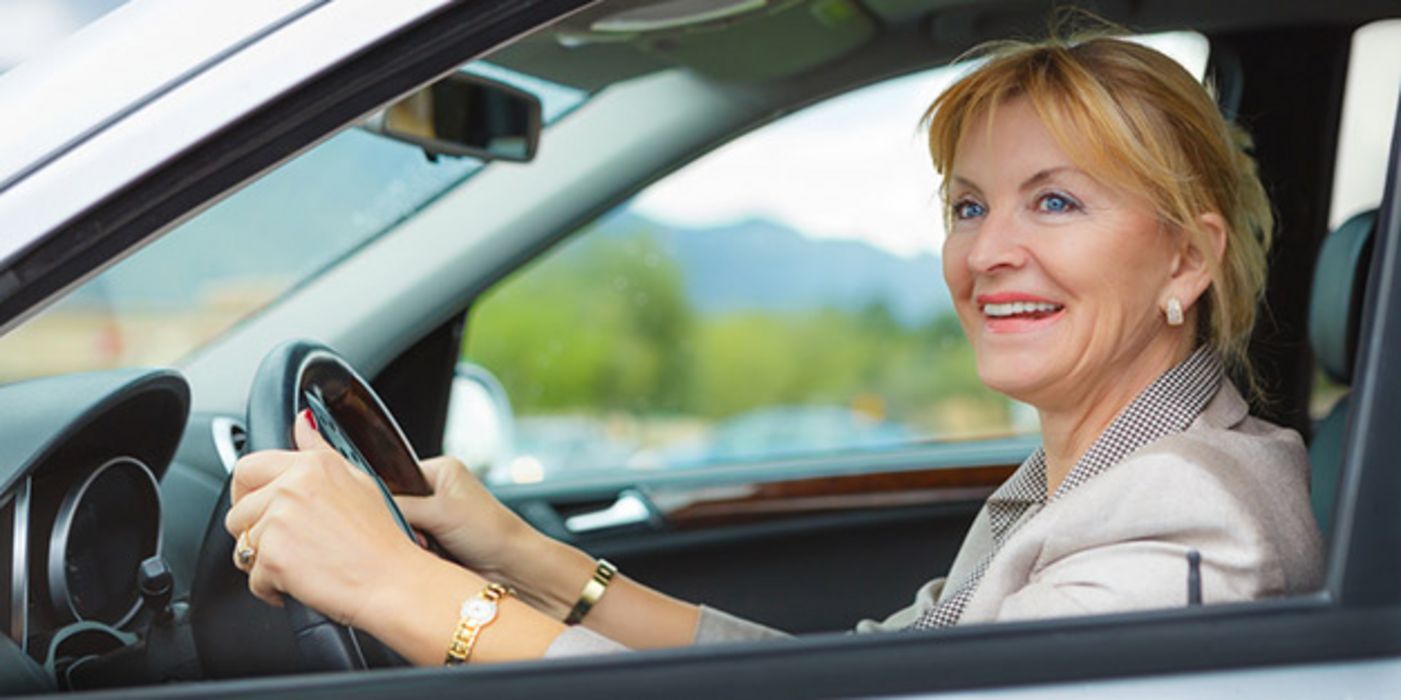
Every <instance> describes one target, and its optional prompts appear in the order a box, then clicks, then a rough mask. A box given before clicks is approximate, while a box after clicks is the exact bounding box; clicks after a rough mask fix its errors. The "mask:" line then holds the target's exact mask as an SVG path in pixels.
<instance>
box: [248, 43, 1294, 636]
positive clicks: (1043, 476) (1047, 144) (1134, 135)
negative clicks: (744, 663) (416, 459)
mask: <svg viewBox="0 0 1401 700" xmlns="http://www.w3.org/2000/svg"><path fill="white" fill-rule="evenodd" d="M926 123H927V125H928V129H929V145H930V151H931V154H932V156H933V161H934V165H935V167H936V168H937V169H938V170H939V172H940V173H941V174H942V175H943V176H944V186H943V187H944V190H943V194H944V197H945V202H946V204H947V216H948V221H949V229H948V230H949V233H948V237H947V240H946V242H945V244H944V251H943V273H944V278H945V280H946V281H947V283H948V286H949V290H950V292H951V294H952V297H953V299H954V301H955V307H956V310H957V313H958V317H959V319H960V321H961V322H962V324H963V328H964V331H965V332H966V333H967V335H968V338H969V340H970V341H971V342H972V344H973V347H974V349H975V350H976V355H977V364H978V373H979V376H980V378H981V379H982V381H983V382H984V383H986V384H987V385H988V386H989V387H991V388H993V389H995V390H997V391H999V392H1001V393H1003V394H1006V395H1007V396H1010V397H1012V398H1015V399H1017V400H1019V401H1022V402H1025V403H1027V404H1030V405H1031V406H1033V407H1035V408H1036V409H1037V411H1038V413H1039V416H1040V421H1041V433H1042V439H1043V446H1042V447H1041V448H1040V449H1038V450H1037V451H1036V452H1035V453H1034V454H1033V455H1031V457H1029V458H1028V459H1027V460H1026V462H1025V463H1023V464H1022V466H1021V468H1020V469H1018V470H1017V471H1016V473H1015V474H1014V475H1013V476H1012V477H1011V478H1010V479H1009V480H1008V481H1007V482H1006V483H1005V484H1003V485H1002V487H1001V488H999V489H998V491H997V492H996V493H995V494H993V495H992V496H991V497H990V498H989V499H988V501H987V503H986V505H985V506H984V508H983V509H982V511H981V512H980V514H979V515H978V517H977V519H976V520H975V521H974V523H973V526H972V528H971V530H970V531H969V533H968V535H967V538H966V539H965V541H964V543H963V547H962V549H961V551H960V552H959V554H958V556H957V558H956V560H955V562H954V564H953V567H952V569H951V570H950V572H949V573H948V575H947V576H946V577H944V578H940V579H937V580H935V581H931V582H930V583H928V584H927V585H925V586H923V587H922V588H921V589H920V590H919V591H917V592H916V593H915V599H914V602H913V604H912V605H911V606H910V607H908V608H906V609H904V610H900V611H897V612H895V613H893V614H892V615H890V616H889V617H888V618H887V619H885V620H884V621H880V622H876V621H863V622H860V623H859V624H857V630H858V631H881V630H895V629H905V628H911V627H913V628H920V629H923V628H932V627H941V626H948V625H957V624H968V623H976V622H990V621H997V620H1016V619H1028V618H1041V617H1050V616H1058V615H1081V614H1093V613H1108V612H1115V611H1125V610H1139V609H1148V608H1168V607H1174V606H1182V605H1185V604H1187V603H1188V602H1189V601H1188V598H1189V586H1188V583H1187V582H1188V580H1189V579H1195V580H1197V581H1199V590H1200V594H1201V598H1202V599H1203V600H1204V601H1205V602H1207V603H1219V602H1227V601H1242V600H1251V599H1255V598H1261V597H1266V596H1278V595H1286V594H1290V593H1296V592H1301V591H1307V590H1311V589H1313V588H1314V587H1316V586H1317V585H1319V583H1320V576H1321V545H1320V539H1319V535H1318V530H1317V526H1316V524H1315V523H1314V521H1313V516H1312V514H1311V511H1310V509H1309V500H1308V489H1307V472H1308V464H1307V455H1306V452H1305V449H1304V446H1303V444H1302V442H1301V440H1300V438H1299V436H1298V435H1297V434H1295V433H1294V432H1292V431H1289V430H1285V429H1283V428H1280V427H1278V426H1274V425H1271V424H1269V423H1266V422H1264V421H1261V420H1258V419H1255V418H1252V417H1250V416H1249V415H1248V412H1247V404H1246V402H1245V400H1244V399H1243V398H1242V396H1241V393H1240V391H1239V390H1238V389H1237V387H1236V386H1235V385H1233V384H1232V382H1231V380H1230V379H1228V378H1227V377H1228V374H1230V373H1231V371H1234V374H1235V376H1238V377H1245V378H1247V380H1248V379H1249V377H1251V373H1250V367H1249V363H1248V359H1247V357H1246V354H1245V347H1246V341H1247V339H1248V337H1249V334H1250V330H1251V327H1252V325H1253V322H1254V315H1255V307H1256V304H1257V301H1258V298H1259V295H1260V291H1261V288H1262V286H1263V283H1264V273H1265V251H1266V249H1267V246H1268V244H1269V238H1270V229H1271V226H1272V221H1271V215H1270V208H1269V203H1268V201H1267V200H1266V197H1265V194H1264V190H1263V188H1262V187H1261V184H1260V182H1259V179H1258V178H1257V176H1256V174H1255V168H1254V163H1253V162H1252V160H1251V158H1250V157H1249V156H1248V155H1247V154H1246V152H1245V150H1244V148H1245V139H1244V137H1243V135H1242V134H1240V133H1239V132H1238V131H1237V130H1236V129H1235V128H1234V127H1232V126H1231V125H1230V124H1229V123H1227V122H1226V121H1225V120H1224V119H1223V118H1222V116H1221V114H1220V112H1219V111H1218V109H1217V107H1216V105H1215V103H1214V102H1213V100H1212V99H1211V97H1210V96H1209V95H1208V93H1207V91H1206V90H1205V89H1203V87H1202V86H1201V85H1200V84H1198V83H1197V82H1196V81H1195V80H1194V79H1193V78H1192V77H1191V76H1190V75H1189V74H1188V73H1187V72H1186V71H1185V70H1183V69H1182V68H1181V67H1180V66H1178V65H1177V64H1176V63H1175V62H1173V61H1172V60H1171V59H1169V58H1167V57H1165V56H1163V55H1162V54H1160V53H1158V52H1156V51H1153V50H1152V49H1148V48H1145V47H1142V46H1139V45H1136V44H1133V43H1130V42H1127V41H1123V40H1119V39H1114V38H1103V37H1100V38H1091V39H1086V40H1083V41H1070V42H1066V41H1060V40H1051V41H1047V42H1043V43H1040V44H1004V45H999V46H997V47H994V48H993V49H992V50H991V52H990V54H989V55H988V56H987V57H986V60H985V61H984V62H983V63H982V64H981V65H980V66H979V67H978V68H976V69H975V70H973V71H972V72H971V73H969V74H968V75H967V76H966V77H964V78H962V79H961V80H959V81H958V82H957V83H956V84H955V85H953V86H952V87H951V88H950V89H949V90H948V91H947V92H945V93H944V94H943V95H941V96H940V97H939V98H938V99H937V100H935V102H934V104H933V105H932V106H931V107H930V109H929V112H928V114H927V115H926ZM1249 383H1253V382H1249ZM1247 390H1248V391H1249V390H1251V388H1250V387H1247ZM297 439H298V444H299V445H300V447H301V448H302V449H301V450H300V451H297V452H264V453H258V454H254V455H250V456H248V457H246V458H244V459H243V460H241V461H240V462H239V464H238V466H237V469H236V471H235V475H234V485H233V499H234V506H233V508H232V509H231V510H230V512H229V514H228V518H227V520H226V526H227V528H228V530H229V532H230V533H234V534H235V535H237V536H238V537H239V539H240V544H239V547H238V550H239V553H240V555H241V556H239V557H238V561H237V565H238V566H240V567H241V568H243V569H244V570H245V571H247V572H248V574H249V586H250V588H251V589H252V591H253V593H254V594H255V595H257V596H258V597H260V598H262V599H264V600H267V601H269V602H274V603H276V602H278V601H279V600H280V598H281V595H282V594H284V593H285V594H289V595H292V596H294V597H296V598H297V599H298V600H300V601H302V602H303V603H305V604H307V605H309V606H311V607H313V608H316V609H318V610H321V611H323V612H324V613H326V614H328V615H329V616H331V617H333V618H334V619H337V620H339V621H341V622H343V623H346V624H350V625H353V626H355V627H358V628H360V629H364V630H366V631H368V632H370V633H371V634H373V635H374V636H376V637H378V638H379V639H380V640H382V641H384V642H386V643H387V644H389V645H390V646H392V647H393V648H394V649H396V650H397V651H399V652H400V653H401V654H403V655H404V656H405V657H406V658H408V659H410V660H412V661H414V662H415V663H419V664H439V663H443V662H444V661H445V659H446V660H448V661H451V662H462V661H470V662H471V663H485V662H491V661H501V660H509V659H525V658H536V657H541V656H563V655H570V654H578V653H589V652H597V651H608V650H617V649H624V648H633V649H642V648H655V647H665V646H680V645H686V644H696V643H706V642H715V641H724V640H739V639H760V638H764V637H769V636H775V635H778V634H780V633H779V632H776V631H774V630H770V629H767V628H765V627H762V626H759V625H756V624H752V623H749V622H745V621H742V620H738V619H736V618H733V617H731V616H729V615H726V614H724V613H722V612H720V611H717V610H713V609H710V608H706V607H703V606H697V605H693V604H690V603H685V602H682V601H679V600H676V599H673V598H670V597H668V596H666V595H664V594H662V593H660V592H657V591H654V590H651V589H649V588H647V587H645V586H643V585H641V584H640V583H637V582H635V581H632V580H630V579H628V578H627V577H626V576H625V575H623V574H620V573H618V574H614V572H612V570H611V567H609V566H608V565H607V564H606V563H603V562H595V561H594V560H593V559H592V558H590V557H589V556H588V555H586V554H584V553H583V552H580V551H578V550H576V549H574V548H572V547H569V546H567V545H565V544H562V543H559V542H556V541H554V540H551V539H549V538H548V537H546V536H544V535H542V534H540V533H538V532H536V531H534V530H533V529H531V528H530V527H529V526H528V525H527V524H525V523H524V522H523V521H522V520H520V519H519V518H517V517H516V516H515V515H514V514H512V513H511V512H510V511H509V510H508V509H506V508H505V507H503V506H501V505H500V504H499V503H498V502H496V501H495V500H494V499H493V498H492V497H491V495H490V494H489V493H488V492H487V491H486V490H485V489H484V488H482V487H481V486H480V485H479V484H478V483H477V482H476V481H475V480H473V479H472V477H471V476H470V475H469V474H468V472H467V471H466V470H465V469H462V468H461V465H459V464H457V463H455V462H453V461H451V460H430V461H428V462H426V463H424V465H423V466H424V470H425V472H426V473H427V475H428V476H429V478H430V480H431V481H432V482H433V485H434V488H435V493H434V495H432V496H429V497H424V498H410V497H401V498H399V505H400V507H401V508H402V510H403V512H404V514H405V515H406V516H407V518H408V520H409V521H410V522H411V523H413V524H414V525H415V526H416V527H417V528H419V529H421V530H423V531H426V532H429V533H431V534H432V535H433V536H434V537H435V538H437V540H438V541H439V542H440V543H441V544H442V545H444V546H445V547H446V548H447V550H448V551H449V552H451V553H452V555H453V556H454V557H455V558H456V559H457V561H458V562H460V565H458V564H453V563H450V562H447V561H444V560H441V559H438V558H436V557H434V556H433V555H431V554H429V553H427V552H424V551H422V550H420V549H418V548H416V547H414V546H413V545H412V544H411V543H409V542H407V541H405V539H404V538H403V537H402V536H401V534H400V533H399V531H398V530H397V529H396V528H395V525H394V523H393V521H392V520H391V519H390V517H389V515H388V514H387V513H386V512H385V511H384V509H383V508H382V507H381V506H380V496H379V494H378V492H376V491H375V490H374V488H373V487H372V486H371V484H370V483H369V481H368V479H367V478H366V477H364V476H363V475H362V474H360V473H359V472H358V471H356V470H354V469H353V468H351V467H350V466H348V465H347V464H346V463H345V462H344V461H343V460H342V459H341V458H340V457H339V456H338V455H337V454H336V453H335V452H334V451H332V450H330V449H329V448H327V447H326V445H325V443H324V442H322V441H321V438H320V436H319V435H318V434H317V433H316V431H315V429H314V427H313V426H312V425H310V423H309V422H308V421H307V420H299V421H298V426H297ZM313 493H314V494H315V496H314V497H313V496H312V494H313ZM255 553H256V556H255V555H254V554H255ZM406 572H413V573H412V574H408V575H406ZM497 584H504V587H503V586H500V585H497ZM506 587H509V588H510V589H511V590H507V588H506ZM566 622H568V623H571V624H566ZM572 623H578V624H572Z"/></svg>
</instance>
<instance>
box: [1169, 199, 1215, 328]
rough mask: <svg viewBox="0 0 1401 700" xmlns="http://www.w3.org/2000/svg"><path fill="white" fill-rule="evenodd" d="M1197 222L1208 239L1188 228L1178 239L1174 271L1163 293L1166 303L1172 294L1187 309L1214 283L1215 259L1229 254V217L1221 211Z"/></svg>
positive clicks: (1210, 213) (1204, 216)
mask: <svg viewBox="0 0 1401 700" xmlns="http://www.w3.org/2000/svg"><path fill="white" fill-rule="evenodd" d="M1197 226H1198V227H1200V229H1201V231H1202V233H1204V234H1206V235H1205V236H1204V240H1202V239H1198V238H1195V237H1193V236H1191V235H1188V234H1187V233H1186V232H1185V231H1184V232H1182V236H1181V239H1180V240H1179V241H1178V246H1177V254H1176V255H1175V256H1174V258H1173V264H1172V273H1171V275H1170V276H1169V277H1168V284H1167V288H1166V289H1165V290H1164V294H1163V299H1162V304H1163V305H1164V306H1166V305H1167V300H1168V298H1169V297H1177V300H1178V301H1180V302H1182V307H1183V308H1184V309H1191V308H1192V307H1193V306H1194V305H1195V304H1196V303H1197V300H1198V299H1199V298H1201V295H1202V294H1203V293H1204V292H1206V290H1207V288H1208V287H1210V286H1211V268H1212V266H1213V263H1215V264H1220V262H1221V259H1222V257H1223V256H1224V255H1225V254H1226V234H1227V229H1226V220H1225V219H1224V218H1223V217H1222V216H1221V215H1220V214H1217V213H1216V212H1207V213H1205V214H1202V215H1201V216H1199V217H1197Z"/></svg>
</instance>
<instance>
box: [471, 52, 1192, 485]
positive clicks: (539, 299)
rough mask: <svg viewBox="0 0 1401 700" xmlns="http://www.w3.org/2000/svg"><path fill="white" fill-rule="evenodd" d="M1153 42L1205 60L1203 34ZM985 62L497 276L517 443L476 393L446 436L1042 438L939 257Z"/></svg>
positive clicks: (746, 455) (848, 448)
mask: <svg viewBox="0 0 1401 700" xmlns="http://www.w3.org/2000/svg"><path fill="white" fill-rule="evenodd" d="M1145 41H1147V42H1149V43H1152V44H1154V45H1155V46H1157V47H1159V48H1162V49H1164V50H1166V51H1168V52H1169V53H1170V54H1172V55H1174V56H1178V57H1179V60H1182V61H1183V62H1184V64H1186V65H1187V66H1188V68H1189V69H1190V70H1192V71H1194V72H1195V74H1196V75H1198V76H1201V75H1202V74H1203V73H1204V70H1205V63H1206V53H1207V44H1206V41H1205V39H1204V38H1202V37H1201V36H1200V35H1195V34H1185V33H1184V34H1172V35H1158V36H1154V37H1150V38H1145ZM965 68H966V67H965V66H952V67H944V68H939V69H934V70H929V71H925V72H921V73H918V74H914V75H909V76H905V77H900V78H895V79H892V80H888V81H885V82H882V83H879V84H876V85H872V86H869V87H865V88H862V89H859V90H855V91H853V92H851V93H848V94H845V95H840V96H837V97H835V98H832V99H829V100H827V101H825V102H822V103H820V104H818V105H815V106H812V107H809V108H807V109H805V110H802V111H800V112H798V113H795V114H793V115H790V116H788V117H785V118H783V119H780V120H778V121H776V122H774V123H771V124H769V125H767V126H764V127H761V128H759V129H757V130H755V131H753V132H751V133H749V134H747V135H744V136H742V137H740V138H738V139H736V140H734V141H732V142H730V143H729V144H727V145H725V146H723V147H721V148H719V149H717V150H715V151H713V152H712V153H710V154H708V155H706V156H704V157H702V158H700V159H699V160H697V161H695V162H693V163H691V164H689V165H687V166H685V167H684V168H682V169H680V170H678V171H676V172H674V173H673V174H671V175H669V176H667V177H664V178H663V179H661V180H659V181H657V182H655V183H654V184H652V185H651V186H649V187H647V188H645V189H644V190H642V191H641V192H640V193H638V194H637V195H636V196H635V197H633V198H632V199H630V200H628V201H627V202H625V203H623V204H622V205H620V206H618V207H616V208H615V209H613V210H612V211H610V212H608V213H607V214H605V215H604V216H602V217H600V218H598V219H597V220H595V221H593V222H592V223H590V224H589V225H587V226H585V227H584V228H582V229H580V230H579V231H577V232H575V233H574V234H573V235H571V236H570V237H569V238H568V239H567V240H566V241H565V242H564V243H563V244H561V245H559V246H557V247H556V248H555V249H553V250H551V251H550V252H549V253H547V254H546V255H544V256H542V257H541V258H539V259H538V260H536V261H535V262H532V263H531V264H529V265H527V266H526V267H524V268H522V269H520V270H518V271H516V272H515V273H514V274H512V275H511V276H510V277H508V278H506V279H505V280H503V281H502V282H501V283H499V284H497V285H496V286H495V287H493V288H492V289H490V290H489V291H488V292H487V293H486V294H484V295H483V296H482V297H481V298H480V300H479V301H478V302H477V303H476V304H475V305H474V306H473V308H472V310H471V311H470V312H469V314H468V319H467V321H468V323H467V333H466V338H465V341H464V345H463V353H462V356H463V358H464V361H465V362H466V363H467V364H466V365H465V367H467V368H470V369H471V370H472V372H473V373H474V374H479V373H480V372H479V370H480V369H482V368H484V369H485V370H487V371H489V372H490V373H491V374H492V375H494V376H495V377H496V378H497V379H499V382H500V386H501V387H504V390H505V394H506V396H508V397H509V403H510V406H511V409H512V410H513V411H514V416H515V418H514V422H513V425H512V426H511V432H513V434H514V445H513V446H512V448H511V450H509V451H508V453H506V454H500V453H498V454H496V455H483V453H482V451H481V450H479V449H476V448H475V445H476V444H477V443H480V442H481V440H483V439H484V436H486V435H487V434H488V433H492V434H491V435H490V437H491V439H492V441H493V442H497V441H499V435H497V434H498V433H500V432H501V431H500V430H495V431H484V430H483V429H482V426H481V425H480V424H479V423H478V422H477V421H476V420H475V419H473V418H469V417H468V414H469V413H472V412H473V410H474V409H472V408H470V406H475V405H479V403H480V402H464V403H463V406H464V408H462V409H461V410H459V411H454V410H450V415H449V419H448V428H447V431H446V435H445V438H444V440H445V442H444V447H445V450H446V451H447V452H449V453H452V454H457V455H459V456H461V457H463V458H464V460H465V461H468V462H469V463H473V462H474V461H475V462H476V464H475V465H474V466H476V467H478V468H480V469H481V470H483V471H485V472H486V477H487V480H488V481H490V482H495V483H532V482H539V481H543V480H551V479H557V478H569V477H572V476H580V475H585V474H597V473H599V472H600V471H605V472H606V471H614V470H661V469H667V470H670V469H684V468H700V467H707V466H711V465H717V464H729V463H734V462H752V461H756V460H782V459H789V458H808V457H812V456H826V455H836V454H850V453H853V452H858V453H859V452H869V451H876V450H889V449H892V448H905V447H909V446H912V445H923V446H928V445H931V444H939V443H948V442H959V441H969V440H988V439H999V438H1009V437H1015V436H1025V435H1028V434H1033V433H1034V432H1035V431H1036V426H1037V422H1036V416H1035V413H1034V412H1033V411H1032V410H1031V409H1030V408H1029V407H1027V406H1025V405H1021V404H1017V403H1015V402H1012V401H1010V400H1008V399H1006V398H1005V397H1003V396H1001V395H999V394H996V393H994V392H992V391H990V390H988V389H986V388H985V387H983V385H982V383H981V382H980V381H979V380H978V375H977V371H976V368H975V366H974V361H973V351H972V348H971V346H970V345H969V344H968V342H967V340H966V339H965V338H964V335H963V332H962V330H961V328H960V326H959V322H958V320H957V318H956V316H955V315H954V313H953V311H952V303H951V301H950V299H949V296H948V292H947V290H946V288H945V285H944V281H943V275H942V272H941V268H940V262H939V258H938V255H939V249H940V246H941V243H942V240H943V222H942V216H943V214H942V205H941V203H940V201H939V198H938V185H939V183H938V180H937V178H936V176H935V173H934V171H933V168H932V167H931V165H930V161H929V156H928V152H927V147H926V145H925V144H924V143H923V142H922V139H921V137H920V134H919V133H918V128H917V127H918V123H919V121H920V117H921V115H922V114H923V111H924V110H925V108H926V107H927V106H928V104H929V102H930V101H931V100H932V99H933V97H934V96H936V95H937V94H938V93H939V92H940V91H942V89H943V88H944V87H945V86H947V85H948V84H949V83H950V82H951V81H952V80H954V79H956V78H957V77H958V75H959V74H960V73H961V71H963V70H965ZM456 403H457V402H454V406H455V405H456ZM473 415H475V413H473ZM483 460H486V461H488V462H489V463H487V464H483V463H482V461H483Z"/></svg>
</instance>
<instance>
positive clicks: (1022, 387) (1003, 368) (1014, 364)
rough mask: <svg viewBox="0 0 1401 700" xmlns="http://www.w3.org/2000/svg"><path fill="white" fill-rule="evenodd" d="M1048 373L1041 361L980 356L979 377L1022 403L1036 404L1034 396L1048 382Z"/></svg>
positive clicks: (1001, 392)
mask: <svg viewBox="0 0 1401 700" xmlns="http://www.w3.org/2000/svg"><path fill="white" fill-rule="evenodd" d="M1028 359H1030V358H1028ZM1046 375H1047V372H1046V371H1045V368H1044V366H1043V363H1041V362H1035V361H1032V362H1019V361H1016V360H1015V359H1013V358H1009V357H998V358H995V359H994V358H984V357H982V356H981V355H979V357H978V379H979V380H980V381H982V383H983V384H984V385H985V386H987V388H989V389H992V390H993V391H995V392H997V393H999V394H1002V395H1004V396H1006V397H1008V398H1010V399H1015V400H1017V401H1021V402H1022V403H1029V404H1032V405H1035V403H1036V402H1035V401H1033V400H1032V397H1033V396H1035V395H1036V394H1037V393H1038V391H1039V390H1040V389H1041V388H1043V387H1045V386H1046V384H1047V383H1048V382H1047V378H1046Z"/></svg>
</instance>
